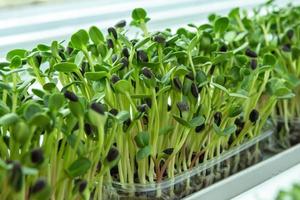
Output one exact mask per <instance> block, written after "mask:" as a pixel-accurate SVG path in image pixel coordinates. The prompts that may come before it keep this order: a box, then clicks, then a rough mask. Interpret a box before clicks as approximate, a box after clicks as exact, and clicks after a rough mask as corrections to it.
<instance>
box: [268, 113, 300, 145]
mask: <svg viewBox="0 0 300 200" xmlns="http://www.w3.org/2000/svg"><path fill="white" fill-rule="evenodd" d="M274 122H275V125H276V130H275V133H274V138H275V139H276V140H277V145H278V146H279V147H281V148H284V149H286V148H289V147H291V146H294V145H296V144H299V143H300V118H293V119H288V120H287V121H285V120H284V118H282V117H279V116H278V117H275V118H274Z"/></svg>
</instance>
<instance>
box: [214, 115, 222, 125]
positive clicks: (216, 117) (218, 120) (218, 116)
mask: <svg viewBox="0 0 300 200" xmlns="http://www.w3.org/2000/svg"><path fill="white" fill-rule="evenodd" d="M221 121H222V113H221V112H216V113H215V114H214V122H215V124H217V126H220V124H221Z"/></svg>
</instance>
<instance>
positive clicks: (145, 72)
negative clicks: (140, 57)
mask: <svg viewBox="0 0 300 200" xmlns="http://www.w3.org/2000/svg"><path fill="white" fill-rule="evenodd" d="M142 74H143V75H144V76H145V77H147V78H149V79H151V78H152V77H153V73H152V71H151V69H149V68H148V67H143V69H142Z"/></svg>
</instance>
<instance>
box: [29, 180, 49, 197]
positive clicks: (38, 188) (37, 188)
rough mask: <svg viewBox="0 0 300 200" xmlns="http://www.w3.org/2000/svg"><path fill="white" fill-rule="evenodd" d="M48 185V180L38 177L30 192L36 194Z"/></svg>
mask: <svg viewBox="0 0 300 200" xmlns="http://www.w3.org/2000/svg"><path fill="white" fill-rule="evenodd" d="M46 185H47V182H46V181H45V180H44V179H38V180H37V181H36V182H35V183H34V185H33V186H32V188H31V190H30V192H31V193H32V194H36V193H38V192H40V191H41V190H43V189H44V188H45V187H46Z"/></svg>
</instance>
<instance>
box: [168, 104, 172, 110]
mask: <svg viewBox="0 0 300 200" xmlns="http://www.w3.org/2000/svg"><path fill="white" fill-rule="evenodd" d="M171 109H172V106H171V105H169V104H168V108H167V110H168V112H169V111H170V110H171Z"/></svg>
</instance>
